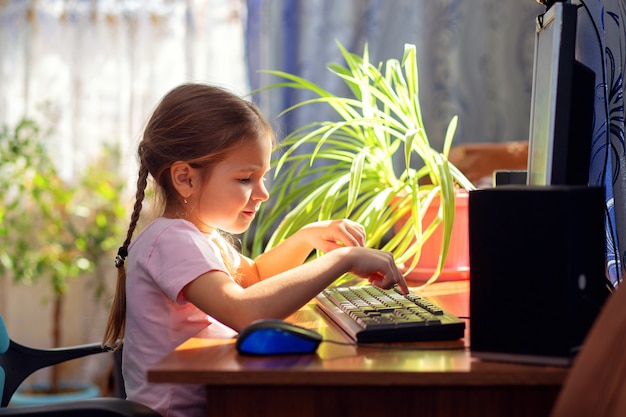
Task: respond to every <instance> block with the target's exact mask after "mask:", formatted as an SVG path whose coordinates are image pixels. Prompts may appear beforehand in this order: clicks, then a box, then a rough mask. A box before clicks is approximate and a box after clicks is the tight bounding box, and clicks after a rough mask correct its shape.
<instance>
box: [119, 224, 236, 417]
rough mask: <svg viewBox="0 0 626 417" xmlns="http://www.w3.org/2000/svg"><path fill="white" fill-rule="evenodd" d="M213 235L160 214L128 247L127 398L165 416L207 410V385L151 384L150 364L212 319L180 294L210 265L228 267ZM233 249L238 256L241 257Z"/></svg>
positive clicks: (187, 415)
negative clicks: (205, 387)
mask: <svg viewBox="0 0 626 417" xmlns="http://www.w3.org/2000/svg"><path fill="white" fill-rule="evenodd" d="M213 239H222V238H221V237H219V235H218V234H217V233H215V234H213V235H207V234H204V233H202V232H200V231H199V230H198V229H197V228H196V227H195V226H194V225H193V224H192V223H190V222H188V221H186V220H181V219H166V218H159V219H157V220H155V221H154V222H152V223H151V224H149V225H148V226H147V227H146V228H145V229H144V230H143V231H142V232H141V233H140V234H139V235H138V236H137V238H136V239H135V240H134V241H133V243H132V244H131V245H130V247H129V249H128V264H127V269H126V276H127V278H126V331H125V336H124V351H123V362H122V369H123V375H124V384H125V388H126V394H127V397H128V399H130V400H134V401H137V402H140V403H143V404H146V405H148V406H150V407H151V408H153V409H154V410H156V411H157V412H159V413H161V414H162V415H163V416H168V417H174V416H185V417H190V416H205V415H206V410H205V402H206V396H205V392H204V387H203V386H200V385H183V384H149V383H148V382H147V381H146V372H147V369H148V368H149V367H150V365H152V364H153V363H155V362H157V361H158V360H160V359H162V358H163V357H164V356H165V355H167V354H168V353H169V352H171V351H172V350H174V349H175V348H176V347H177V346H178V345H180V344H181V343H182V342H184V341H185V340H187V339H189V338H190V337H192V336H194V335H195V334H197V333H198V332H199V331H200V330H202V329H204V328H206V327H207V326H209V325H210V324H211V321H212V320H213V319H212V318H211V317H209V316H208V315H207V314H205V313H204V312H202V311H201V310H200V309H198V308H197V307H196V306H194V305H193V304H191V303H189V302H188V301H187V300H186V299H185V297H184V296H183V294H182V289H183V288H184V287H185V286H186V285H187V284H189V283H190V282H191V281H193V280H194V279H196V278H197V277H199V276H200V275H202V274H204V273H206V272H209V271H216V270H217V271H224V272H226V267H225V265H224V262H223V260H222V257H221V254H220V250H219V248H218V246H217V245H216V244H215V243H214V242H213ZM234 255H235V253H234V249H233V254H231V256H233V259H234V261H237V259H238V258H236V257H235V256H234Z"/></svg>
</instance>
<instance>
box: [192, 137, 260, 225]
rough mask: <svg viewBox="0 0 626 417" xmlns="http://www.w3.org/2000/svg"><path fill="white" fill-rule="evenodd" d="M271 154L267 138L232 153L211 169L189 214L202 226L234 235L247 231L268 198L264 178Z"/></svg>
mask: <svg viewBox="0 0 626 417" xmlns="http://www.w3.org/2000/svg"><path fill="white" fill-rule="evenodd" d="M271 151H272V143H271V141H270V139H269V138H260V139H259V140H256V141H252V142H251V143H249V144H246V145H245V147H240V148H235V149H233V150H232V151H231V152H230V153H229V155H228V156H227V157H226V159H224V160H223V161H222V162H219V163H218V164H216V165H215V166H213V167H212V168H211V171H210V173H209V175H208V177H207V178H206V179H205V181H204V184H203V185H202V186H201V190H200V192H199V193H198V195H197V196H196V199H194V204H193V207H190V209H192V210H191V211H192V212H191V213H190V214H192V216H193V217H194V218H195V219H197V220H199V223H200V224H202V225H207V226H210V227H214V228H218V229H221V230H224V231H226V232H229V233H233V234H239V233H243V232H244V231H246V230H247V229H248V227H249V226H250V223H251V222H252V220H253V219H254V215H255V213H256V212H257V211H258V210H259V207H260V205H261V203H262V202H264V201H267V199H268V198H269V193H268V191H267V188H265V174H266V173H267V171H268V170H269V169H270V157H271ZM194 223H195V222H194ZM200 229H201V230H202V229H204V228H203V227H200Z"/></svg>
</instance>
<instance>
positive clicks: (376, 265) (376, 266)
mask: <svg viewBox="0 0 626 417" xmlns="http://www.w3.org/2000/svg"><path fill="white" fill-rule="evenodd" d="M335 254H337V255H340V256H343V257H345V259H346V260H347V261H348V262H349V264H348V270H349V271H350V272H351V273H352V274H354V275H356V276H358V277H360V278H364V279H367V280H369V282H370V283H371V284H373V285H376V286H377V287H380V288H383V289H389V288H391V287H393V286H394V285H398V287H399V288H400V290H401V291H402V293H403V294H408V292H409V288H408V285H407V283H406V280H405V279H404V276H403V275H402V273H401V272H400V270H399V269H398V267H397V266H396V263H395V260H394V257H393V255H392V254H391V253H390V252H384V251H381V250H377V249H370V248H356V247H354V248H344V249H341V250H340V251H337V252H335Z"/></svg>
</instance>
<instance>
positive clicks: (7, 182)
mask: <svg viewBox="0 0 626 417" xmlns="http://www.w3.org/2000/svg"><path fill="white" fill-rule="evenodd" d="M46 136H47V132H43V131H42V130H41V127H40V126H39V125H38V124H37V123H36V122H35V121H33V120H30V119H23V120H21V121H20V122H19V123H18V124H17V125H16V126H15V128H13V129H11V128H9V127H8V126H3V127H2V130H1V131H0V195H1V196H2V200H3V204H2V205H1V206H0V278H5V279H12V280H13V282H16V283H21V284H25V285H30V284H32V283H34V282H37V281H39V280H43V279H45V280H49V284H50V294H51V303H52V318H51V320H52V337H51V338H52V344H53V346H55V347H58V346H61V343H62V322H63V320H62V312H63V306H64V301H65V295H66V293H67V291H68V290H69V286H70V281H71V280H72V279H75V278H77V277H83V276H84V277H90V278H92V280H93V284H94V285H93V290H94V293H95V295H96V296H97V297H99V296H100V295H101V294H102V292H103V289H104V284H103V282H104V281H103V278H102V274H101V272H100V263H101V261H102V259H103V257H104V256H106V255H108V257H107V258H106V259H111V258H112V256H113V255H112V254H111V252H112V250H113V249H114V246H115V244H116V243H117V242H118V241H119V240H120V236H122V234H123V231H122V226H121V224H120V221H122V220H123V219H124V218H125V212H126V210H125V206H124V205H123V204H122V202H121V200H120V196H121V195H122V194H123V189H124V187H125V183H124V181H123V180H122V178H120V177H119V176H116V175H114V174H113V173H115V172H117V171H118V169H119V168H118V166H116V164H117V163H118V162H119V155H118V153H117V152H115V151H114V150H112V149H109V148H104V149H103V152H102V154H101V156H100V159H98V160H96V161H94V163H93V164H92V165H90V166H89V167H88V168H87V169H86V170H85V171H84V173H83V174H82V176H81V177H80V178H79V179H78V180H77V181H76V182H75V183H70V182H68V181H64V180H63V179H62V178H61V177H60V176H59V173H58V172H57V169H56V168H55V165H54V163H53V161H52V160H51V158H50V156H49V154H48V151H47V149H46V147H45V145H46V144H45V139H46ZM114 165H115V166H114ZM58 378H59V377H58V372H57V367H54V368H53V372H52V376H51V379H52V381H51V387H52V388H51V390H53V391H54V390H55V389H56V387H57V386H58Z"/></svg>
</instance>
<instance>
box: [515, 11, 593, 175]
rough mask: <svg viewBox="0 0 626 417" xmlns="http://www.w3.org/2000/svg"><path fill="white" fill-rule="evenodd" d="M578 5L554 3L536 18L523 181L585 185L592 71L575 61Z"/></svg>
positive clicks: (587, 172) (588, 145)
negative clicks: (526, 157)
mask: <svg viewBox="0 0 626 417" xmlns="http://www.w3.org/2000/svg"><path fill="white" fill-rule="evenodd" d="M576 24H577V7H576V6H574V5H572V4H569V3H563V2H556V3H554V4H552V5H551V6H550V7H549V9H548V10H546V12H545V13H544V14H543V15H541V16H539V17H538V18H537V30H536V34H535V57H534V69H533V87H532V101H531V110H530V136H529V153H528V174H527V184H529V185H588V183H589V163H590V159H591V141H592V131H593V101H594V82H595V75H594V73H593V71H591V70H590V69H589V68H587V67H586V66H584V65H583V64H581V63H580V62H578V61H577V60H576V57H575V55H576Z"/></svg>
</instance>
